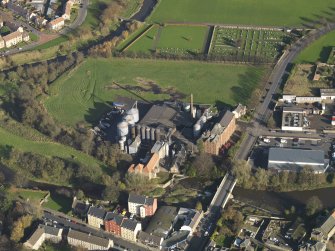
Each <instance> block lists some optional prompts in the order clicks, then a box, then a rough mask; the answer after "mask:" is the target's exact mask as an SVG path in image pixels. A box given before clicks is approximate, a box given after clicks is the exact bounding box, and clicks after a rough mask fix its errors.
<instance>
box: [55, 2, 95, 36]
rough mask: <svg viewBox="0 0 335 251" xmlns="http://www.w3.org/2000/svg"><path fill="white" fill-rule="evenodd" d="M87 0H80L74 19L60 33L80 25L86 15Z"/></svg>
mask: <svg viewBox="0 0 335 251" xmlns="http://www.w3.org/2000/svg"><path fill="white" fill-rule="evenodd" d="M88 4H89V0H82V2H81V5H80V8H79V11H78V16H77V17H76V19H75V20H74V21H73V22H72V23H71V24H70V25H69V26H68V27H65V28H64V29H63V30H62V31H61V32H60V33H61V34H63V35H65V34H66V33H68V32H70V31H73V30H75V29H77V28H78V27H79V26H80V25H82V24H83V23H84V21H85V19H86V16H87V8H88Z"/></svg>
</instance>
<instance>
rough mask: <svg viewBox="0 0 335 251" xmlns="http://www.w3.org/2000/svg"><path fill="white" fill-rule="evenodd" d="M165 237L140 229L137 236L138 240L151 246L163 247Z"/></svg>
mask: <svg viewBox="0 0 335 251" xmlns="http://www.w3.org/2000/svg"><path fill="white" fill-rule="evenodd" d="M163 240H164V239H163V238H162V237H159V236H155V235H152V234H148V233H146V232H143V231H140V232H139V233H138V236H137V241H139V242H141V243H142V244H144V245H147V246H149V247H153V248H157V249H161V248H162V243H163Z"/></svg>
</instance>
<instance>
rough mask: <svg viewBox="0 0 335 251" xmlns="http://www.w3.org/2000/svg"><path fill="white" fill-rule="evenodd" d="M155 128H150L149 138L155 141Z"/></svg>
mask: <svg viewBox="0 0 335 251" xmlns="http://www.w3.org/2000/svg"><path fill="white" fill-rule="evenodd" d="M155 131H156V130H155V128H151V130H150V139H151V140H152V141H155Z"/></svg>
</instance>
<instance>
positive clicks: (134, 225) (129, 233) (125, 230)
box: [121, 219, 142, 241]
mask: <svg viewBox="0 0 335 251" xmlns="http://www.w3.org/2000/svg"><path fill="white" fill-rule="evenodd" d="M141 230H142V226H141V223H139V222H137V221H135V220H130V219H124V220H123V221H122V224H121V237H122V238H124V239H127V240H130V241H136V240H137V234H138V232H139V231H141Z"/></svg>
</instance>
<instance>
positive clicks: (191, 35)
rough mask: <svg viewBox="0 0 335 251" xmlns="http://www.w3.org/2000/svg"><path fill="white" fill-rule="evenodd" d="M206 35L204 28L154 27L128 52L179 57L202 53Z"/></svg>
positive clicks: (205, 28)
mask: <svg viewBox="0 0 335 251" xmlns="http://www.w3.org/2000/svg"><path fill="white" fill-rule="evenodd" d="M207 33H208V27H206V26H181V25H178V26H176V25H167V26H158V25H154V26H153V27H152V28H151V29H149V30H148V31H147V32H146V33H145V34H143V36H142V37H141V38H140V39H139V40H138V41H136V42H135V43H134V44H133V45H132V46H130V47H129V50H130V51H135V52H138V51H141V52H150V51H152V52H164V53H169V54H181V55H183V54H188V53H202V52H203V48H204V45H205V42H206V41H207Z"/></svg>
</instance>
